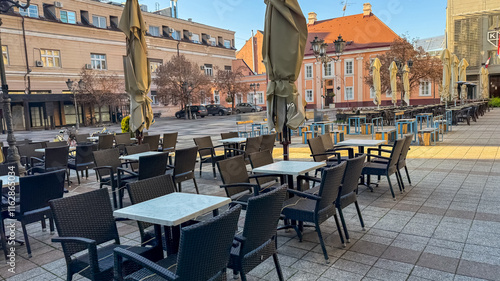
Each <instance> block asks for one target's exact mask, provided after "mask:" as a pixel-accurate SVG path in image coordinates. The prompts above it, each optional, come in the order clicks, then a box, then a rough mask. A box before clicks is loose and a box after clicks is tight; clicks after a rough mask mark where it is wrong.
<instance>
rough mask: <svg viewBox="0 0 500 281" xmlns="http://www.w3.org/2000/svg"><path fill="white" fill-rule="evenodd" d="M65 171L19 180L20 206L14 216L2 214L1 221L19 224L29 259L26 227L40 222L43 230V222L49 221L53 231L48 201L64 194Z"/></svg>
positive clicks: (6, 213) (5, 212)
mask: <svg viewBox="0 0 500 281" xmlns="http://www.w3.org/2000/svg"><path fill="white" fill-rule="evenodd" d="M65 173H66V170H64V169H63V170H58V171H53V172H47V173H44V174H40V175H34V176H27V177H21V178H19V185H20V187H21V188H20V195H19V199H20V205H18V206H16V208H15V211H14V216H11V215H10V212H9V211H3V212H2V225H3V220H5V219H7V218H11V219H15V220H17V221H19V222H20V223H21V227H22V229H23V234H24V243H25V244H26V250H27V252H28V257H30V258H31V246H30V241H29V238H28V232H27V231H26V225H27V224H30V223H34V222H38V221H40V222H42V229H44V230H45V228H46V224H45V220H46V219H47V218H48V219H49V227H50V232H53V231H54V222H53V220H52V212H51V211H50V208H49V201H50V200H52V199H57V198H62V197H63V194H64V178H65Z"/></svg>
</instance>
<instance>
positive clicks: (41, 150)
mask: <svg viewBox="0 0 500 281" xmlns="http://www.w3.org/2000/svg"><path fill="white" fill-rule="evenodd" d="M75 150H76V147H75V146H70V147H69V151H75ZM35 152H39V153H45V148H37V149H35Z"/></svg>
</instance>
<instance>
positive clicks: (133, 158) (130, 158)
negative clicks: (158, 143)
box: [120, 151, 167, 161]
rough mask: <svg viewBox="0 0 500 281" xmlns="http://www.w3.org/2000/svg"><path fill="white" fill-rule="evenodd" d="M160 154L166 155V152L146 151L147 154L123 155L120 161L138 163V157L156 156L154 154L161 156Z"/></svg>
mask: <svg viewBox="0 0 500 281" xmlns="http://www.w3.org/2000/svg"><path fill="white" fill-rule="evenodd" d="M161 153H167V152H161V151H147V152H141V153H136V154H130V155H123V156H120V160H127V161H139V157H142V156H151V155H156V154H161Z"/></svg>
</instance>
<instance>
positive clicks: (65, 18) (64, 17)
mask: <svg viewBox="0 0 500 281" xmlns="http://www.w3.org/2000/svg"><path fill="white" fill-rule="evenodd" d="M60 16H61V21H62V22H65V23H72V24H76V13H75V12H72V11H65V10H61V13H60Z"/></svg>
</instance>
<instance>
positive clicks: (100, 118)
mask: <svg viewBox="0 0 500 281" xmlns="http://www.w3.org/2000/svg"><path fill="white" fill-rule="evenodd" d="M99 125H102V109H101V106H99Z"/></svg>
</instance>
